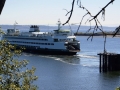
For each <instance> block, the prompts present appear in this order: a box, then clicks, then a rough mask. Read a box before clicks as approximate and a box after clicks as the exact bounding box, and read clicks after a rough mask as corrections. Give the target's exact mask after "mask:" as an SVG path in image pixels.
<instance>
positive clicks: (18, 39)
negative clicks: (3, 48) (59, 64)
mask: <svg viewBox="0 0 120 90" xmlns="http://www.w3.org/2000/svg"><path fill="white" fill-rule="evenodd" d="M2 39H6V40H8V42H10V44H12V45H16V46H17V47H18V48H20V47H24V48H25V50H24V51H26V52H31V53H32V52H33V53H40V54H50V55H51V54H55V55H56V54H57V55H75V54H77V52H80V41H78V40H76V36H75V35H73V34H72V32H71V30H69V29H68V30H67V29H62V28H61V22H60V21H58V28H57V29H56V30H53V32H41V31H40V29H39V27H38V26H37V25H31V26H30V29H29V32H20V31H19V30H18V29H7V33H6V34H5V35H3V37H2Z"/></svg>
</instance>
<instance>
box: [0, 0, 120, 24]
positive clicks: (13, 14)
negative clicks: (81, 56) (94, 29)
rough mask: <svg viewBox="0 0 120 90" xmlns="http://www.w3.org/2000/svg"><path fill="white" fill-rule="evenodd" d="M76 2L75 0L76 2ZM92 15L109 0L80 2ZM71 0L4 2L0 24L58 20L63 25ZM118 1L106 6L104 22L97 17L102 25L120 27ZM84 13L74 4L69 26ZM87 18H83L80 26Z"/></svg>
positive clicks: (16, 0)
mask: <svg viewBox="0 0 120 90" xmlns="http://www.w3.org/2000/svg"><path fill="white" fill-rule="evenodd" d="M76 1H77V0H76ZM81 1H82V5H83V6H85V7H86V8H87V9H88V10H89V11H91V13H92V15H95V14H97V12H98V11H99V10H100V9H101V8H102V7H103V6H105V5H106V4H107V3H108V2H109V1H110V0H81ZM71 3H72V0H6V3H5V6H4V8H3V11H2V14H1V16H0V24H11V25H12V24H14V22H15V21H16V22H17V23H18V24H20V25H32V24H33V25H48V24H49V25H56V23H57V21H58V19H60V20H61V22H62V23H64V22H65V21H66V20H67V18H68V16H65V15H66V13H67V12H66V11H65V10H64V9H67V10H68V11H69V10H70V9H71ZM119 9H120V0H115V2H114V3H113V4H111V5H109V6H108V8H107V9H106V13H105V14H106V15H105V21H103V20H102V19H101V15H100V16H99V20H100V22H101V24H102V25H105V26H118V25H120V10H119ZM85 13H86V12H85V11H84V10H82V9H79V8H78V6H77V2H75V8H74V13H73V16H72V19H71V21H70V24H72V23H79V22H80V20H81V18H82V16H83V15H84V14H85ZM88 18H89V17H86V18H84V21H83V23H82V25H89V24H85V21H86V20H87V19H88Z"/></svg>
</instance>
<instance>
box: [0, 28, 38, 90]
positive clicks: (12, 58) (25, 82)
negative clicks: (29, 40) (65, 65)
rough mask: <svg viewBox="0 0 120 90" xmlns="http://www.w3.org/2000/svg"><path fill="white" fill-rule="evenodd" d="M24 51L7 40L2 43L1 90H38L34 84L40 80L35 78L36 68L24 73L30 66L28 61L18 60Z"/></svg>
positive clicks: (0, 57)
mask: <svg viewBox="0 0 120 90" xmlns="http://www.w3.org/2000/svg"><path fill="white" fill-rule="evenodd" d="M0 33H1V34H3V32H2V30H0ZM23 49H24V48H21V49H20V50H18V49H17V48H16V47H15V46H13V45H11V44H10V43H9V42H8V41H7V40H1V41H0V90H37V86H36V85H33V84H32V83H33V81H35V80H36V79H37V78H38V77H37V76H34V72H35V68H34V67H32V69H30V70H29V69H27V70H26V71H24V72H22V69H23V67H26V65H27V64H28V60H18V58H19V56H20V55H21V52H22V50H23Z"/></svg>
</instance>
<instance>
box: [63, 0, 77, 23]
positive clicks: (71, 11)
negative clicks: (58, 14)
mask: <svg viewBox="0 0 120 90" xmlns="http://www.w3.org/2000/svg"><path fill="white" fill-rule="evenodd" d="M74 3H75V0H73V2H72V8H71V10H70V11H69V12H68V13H67V14H69V13H70V16H69V17H68V20H67V21H66V22H65V23H63V25H65V24H67V23H68V22H69V21H70V19H71V16H72V13H73V8H74ZM67 14H66V15H67Z"/></svg>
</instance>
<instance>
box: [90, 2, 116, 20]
mask: <svg viewBox="0 0 120 90" xmlns="http://www.w3.org/2000/svg"><path fill="white" fill-rule="evenodd" d="M114 1H115V0H111V1H110V2H109V3H108V4H107V5H105V6H104V7H103V8H102V9H101V10H100V11H99V12H98V13H97V14H96V15H95V16H93V18H92V19H91V20H90V21H92V20H93V19H95V18H97V17H98V15H99V14H100V13H101V12H104V11H105V8H107V7H108V6H109V5H110V4H111V3H113V2H114Z"/></svg>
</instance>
